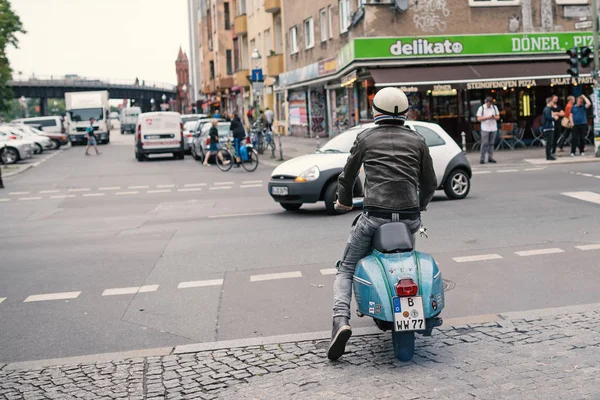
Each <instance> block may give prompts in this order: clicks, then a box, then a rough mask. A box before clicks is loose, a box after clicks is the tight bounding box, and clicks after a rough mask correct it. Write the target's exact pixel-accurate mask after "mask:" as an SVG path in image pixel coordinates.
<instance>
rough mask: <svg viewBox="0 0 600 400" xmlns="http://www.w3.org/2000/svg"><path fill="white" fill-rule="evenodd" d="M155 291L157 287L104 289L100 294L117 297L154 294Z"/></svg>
mask: <svg viewBox="0 0 600 400" xmlns="http://www.w3.org/2000/svg"><path fill="white" fill-rule="evenodd" d="M157 290H158V285H146V286H133V287H126V288H114V289H106V290H105V291H104V292H102V296H119V295H124V294H136V293H148V292H156V291H157Z"/></svg>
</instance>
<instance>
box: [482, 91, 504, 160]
mask: <svg viewBox="0 0 600 400" xmlns="http://www.w3.org/2000/svg"><path fill="white" fill-rule="evenodd" d="M499 119H500V113H499V112H498V107H496V105H495V104H494V99H493V98H492V97H491V96H488V97H487V98H486V99H485V104H483V105H481V106H479V109H478V110H477V121H479V122H480V123H481V157H480V159H479V163H480V164H485V154H486V153H487V154H488V162H489V163H492V164H495V163H496V160H494V144H495V143H496V134H497V133H498V120H499Z"/></svg>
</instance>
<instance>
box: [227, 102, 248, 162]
mask: <svg viewBox="0 0 600 400" xmlns="http://www.w3.org/2000/svg"><path fill="white" fill-rule="evenodd" d="M230 129H231V132H232V133H233V141H234V144H235V161H236V163H235V165H234V167H235V168H239V167H240V163H241V162H242V159H241V158H240V153H241V147H242V140H244V139H245V138H246V130H245V129H244V125H243V124H242V121H241V120H240V117H238V116H237V115H236V114H234V113H231V126H230Z"/></svg>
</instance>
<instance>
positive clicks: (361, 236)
mask: <svg viewBox="0 0 600 400" xmlns="http://www.w3.org/2000/svg"><path fill="white" fill-rule="evenodd" d="M388 222H392V221H391V220H390V219H384V218H376V217H369V216H367V215H365V214H364V213H363V214H362V215H361V216H360V218H359V219H358V221H357V222H356V224H354V226H353V227H352V228H351V229H350V238H348V242H347V243H346V249H345V250H344V256H343V257H342V262H341V263H340V266H339V268H338V272H337V274H336V275H335V280H334V282H333V316H334V317H346V318H348V319H349V318H350V301H351V300H352V278H353V277H354V270H355V269H356V264H358V262H359V261H360V260H362V259H363V258H365V257H366V256H368V255H369V254H371V251H372V247H371V243H372V241H373V236H374V235H375V231H377V229H378V228H379V227H380V226H381V225H383V224H387V223H388ZM401 222H404V223H405V224H406V225H408V228H409V229H410V232H411V233H412V234H413V246H414V243H415V237H414V235H415V233H417V232H418V230H419V228H420V227H421V219H420V218H419V219H414V220H401Z"/></svg>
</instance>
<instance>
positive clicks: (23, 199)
mask: <svg viewBox="0 0 600 400" xmlns="http://www.w3.org/2000/svg"><path fill="white" fill-rule="evenodd" d="M41 199H42V198H41V197H21V198H19V200H21V201H31V200H41Z"/></svg>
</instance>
